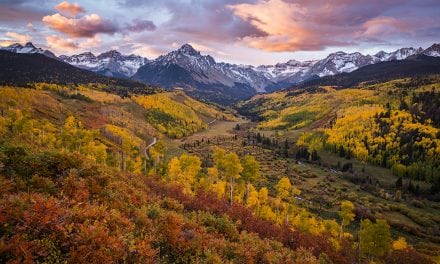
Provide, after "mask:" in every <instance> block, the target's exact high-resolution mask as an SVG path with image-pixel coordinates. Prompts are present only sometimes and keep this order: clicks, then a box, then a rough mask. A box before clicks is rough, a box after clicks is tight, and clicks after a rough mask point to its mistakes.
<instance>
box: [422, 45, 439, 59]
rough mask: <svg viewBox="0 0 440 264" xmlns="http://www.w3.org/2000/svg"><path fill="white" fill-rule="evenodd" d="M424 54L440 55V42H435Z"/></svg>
mask: <svg viewBox="0 0 440 264" xmlns="http://www.w3.org/2000/svg"><path fill="white" fill-rule="evenodd" d="M423 54H424V55H426V56H432V57H440V44H438V43H434V44H433V45H432V46H431V47H429V48H427V49H425V50H424V51H423Z"/></svg>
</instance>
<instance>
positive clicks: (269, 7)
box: [228, 0, 340, 51]
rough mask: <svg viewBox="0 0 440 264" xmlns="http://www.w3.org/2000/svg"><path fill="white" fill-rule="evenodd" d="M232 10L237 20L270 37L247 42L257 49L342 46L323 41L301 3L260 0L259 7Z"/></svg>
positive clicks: (236, 6) (289, 49)
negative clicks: (249, 24)
mask: <svg viewBox="0 0 440 264" xmlns="http://www.w3.org/2000/svg"><path fill="white" fill-rule="evenodd" d="M228 7H229V8H230V9H232V11H233V12H234V14H235V15H236V16H238V17H240V18H241V19H243V20H245V21H248V22H249V23H251V24H252V25H253V26H255V27H256V28H257V29H259V30H261V31H263V32H265V33H267V36H260V37H252V36H250V37H245V38H243V41H244V42H245V43H247V44H248V45H249V46H251V47H254V48H258V49H263V50H267V51H296V50H317V49H322V48H323V47H324V46H325V45H327V44H330V43H331V44H338V43H340V41H335V40H330V39H329V40H327V41H325V42H323V41H321V39H322V37H323V36H321V33H322V32H319V30H316V29H315V30H313V28H314V27H315V26H317V25H314V24H311V23H310V22H311V21H310V20H309V19H310V16H309V10H308V9H307V8H306V7H304V6H303V5H301V4H299V3H290V2H287V1H282V0H267V1H263V0H260V1H258V2H257V3H256V4H238V5H229V6H228ZM322 27H324V25H322ZM317 33H318V34H317ZM329 42H330V43H329Z"/></svg>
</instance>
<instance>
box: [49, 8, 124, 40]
mask: <svg viewBox="0 0 440 264" xmlns="http://www.w3.org/2000/svg"><path fill="white" fill-rule="evenodd" d="M43 22H44V23H45V24H46V25H47V26H48V27H50V28H51V29H54V30H56V31H59V32H62V33H65V34H67V35H68V36H70V37H73V38H81V37H86V38H91V37H94V36H95V35H96V34H98V33H107V34H114V33H116V31H117V27H116V26H115V25H113V24H112V23H111V22H110V21H108V20H105V19H102V18H101V17H100V16H99V15H97V14H91V15H86V16H83V17H81V18H67V17H64V16H62V15H60V14H54V15H51V16H45V17H43Z"/></svg>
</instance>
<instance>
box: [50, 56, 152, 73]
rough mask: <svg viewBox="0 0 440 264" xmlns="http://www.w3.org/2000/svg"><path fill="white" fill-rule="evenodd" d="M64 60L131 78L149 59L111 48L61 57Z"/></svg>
mask: <svg viewBox="0 0 440 264" xmlns="http://www.w3.org/2000/svg"><path fill="white" fill-rule="evenodd" d="M59 58H60V59H61V60H63V61H64V62H67V63H69V64H71V65H73V66H76V67H79V68H83V69H87V70H91V71H94V72H97V73H99V74H102V75H105V76H109V77H120V78H129V77H131V76H133V75H134V74H135V73H136V71H137V70H138V69H139V68H140V67H141V66H143V65H144V64H145V63H146V62H147V61H148V59H147V58H144V57H141V56H137V55H134V54H131V55H122V54H121V53H120V52H118V51H116V50H110V51H107V52H104V53H101V54H99V55H98V56H95V55H94V54H93V53H91V52H85V53H81V54H78V55H72V56H65V55H61V56H60V57H59Z"/></svg>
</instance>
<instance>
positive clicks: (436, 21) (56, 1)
mask: <svg viewBox="0 0 440 264" xmlns="http://www.w3.org/2000/svg"><path fill="white" fill-rule="evenodd" d="M27 41H32V42H33V43H34V45H36V46H38V47H42V48H46V49H50V50H51V51H53V52H55V53H56V54H57V55H61V54H67V55H70V54H77V53H81V52H85V51H92V52H93V53H95V54H99V53H101V52H104V51H108V50H110V49H117V50H118V51H120V52H122V53H123V54H132V53H134V54H138V55H142V56H145V57H147V58H149V59H154V58H156V57H157V56H159V55H161V54H165V53H167V52H170V51H172V50H175V49H177V48H179V47H180V46H181V45H183V44H185V43H189V44H191V45H192V46H193V47H194V48H196V49H198V50H199V51H201V53H202V54H209V55H211V56H213V57H214V58H215V59H216V60H217V61H225V62H232V63H240V64H252V65H260V64H274V63H277V62H285V61H288V60H291V59H295V60H300V61H304V60H314V59H322V58H324V57H326V56H327V55H328V54H329V53H332V52H336V51H339V50H342V51H345V52H356V51H359V52H362V53H364V54H375V53H376V52H378V51H380V50H384V51H394V50H396V49H398V48H401V47H423V48H427V47H429V46H430V45H432V44H433V43H439V42H440V0H406V1H404V0H385V1H384V0H333V1H329V0H88V1H87V0H76V1H60V0H0V45H1V46H6V45H10V44H12V43H16V42H19V43H22V44H24V43H26V42H27Z"/></svg>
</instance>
